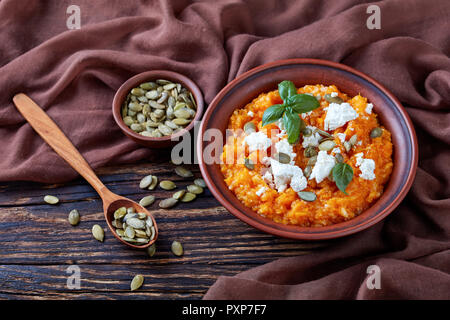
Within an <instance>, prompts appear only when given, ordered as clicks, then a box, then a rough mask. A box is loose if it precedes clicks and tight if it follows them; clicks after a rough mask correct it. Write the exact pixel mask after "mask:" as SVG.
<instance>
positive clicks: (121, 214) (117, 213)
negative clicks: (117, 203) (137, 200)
mask: <svg viewBox="0 0 450 320" xmlns="http://www.w3.org/2000/svg"><path fill="white" fill-rule="evenodd" d="M126 214H127V208H125V207H120V208H119V209H117V210H116V211H114V219H120V218H122V217H124V216H125V215H126Z"/></svg>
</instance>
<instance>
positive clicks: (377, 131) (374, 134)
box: [370, 127, 383, 139]
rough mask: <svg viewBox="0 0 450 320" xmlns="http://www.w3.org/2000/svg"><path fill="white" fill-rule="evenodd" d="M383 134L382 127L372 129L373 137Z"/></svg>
mask: <svg viewBox="0 0 450 320" xmlns="http://www.w3.org/2000/svg"><path fill="white" fill-rule="evenodd" d="M382 134H383V130H382V129H381V128H380V127H376V128H373V129H372V131H370V137H371V138H372V139H375V138H378V137H381V135H382Z"/></svg>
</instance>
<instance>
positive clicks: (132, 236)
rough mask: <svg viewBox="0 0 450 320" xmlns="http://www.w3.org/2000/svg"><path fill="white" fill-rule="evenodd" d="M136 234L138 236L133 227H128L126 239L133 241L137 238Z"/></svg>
mask: <svg viewBox="0 0 450 320" xmlns="http://www.w3.org/2000/svg"><path fill="white" fill-rule="evenodd" d="M135 234H136V233H135V232H134V229H133V227H130V226H128V227H127V228H126V229H125V236H126V237H128V238H131V239H133V238H134V236H135Z"/></svg>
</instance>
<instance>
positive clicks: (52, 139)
mask: <svg viewBox="0 0 450 320" xmlns="http://www.w3.org/2000/svg"><path fill="white" fill-rule="evenodd" d="M13 101H14V104H15V105H16V107H17V109H18V110H19V111H20V113H21V114H22V115H23V117H24V118H25V119H26V120H27V121H28V122H29V123H30V125H31V126H32V127H33V128H34V130H36V132H37V133H39V135H40V136H41V137H42V139H44V140H45V142H47V143H48V144H49V145H50V146H51V147H52V148H53V149H54V150H55V151H56V153H58V154H59V155H60V156H61V157H62V158H63V159H64V160H66V161H67V162H68V163H69V164H70V165H71V166H72V168H74V169H75V170H76V171H77V172H78V173H79V174H80V175H81V176H83V177H84V178H85V179H86V180H87V181H88V182H89V183H90V184H91V186H92V187H93V188H94V189H95V190H96V191H97V192H98V193H99V194H100V196H101V197H102V198H103V194H104V193H110V191H109V190H108V189H107V188H106V187H105V185H104V184H103V183H102V182H101V181H100V179H99V178H98V177H97V175H96V174H95V173H94V171H93V170H92V169H91V167H90V166H89V164H88V163H87V162H86V160H85V159H84V158H83V156H82V155H81V154H80V153H79V152H78V150H77V149H76V148H75V147H74V145H73V144H72V142H70V140H69V139H68V138H67V137H66V135H65V134H64V133H63V132H62V131H61V129H60V128H59V127H58V126H57V125H56V123H55V122H53V120H52V119H50V117H49V116H48V115H47V114H46V113H45V112H44V110H42V109H41V107H39V106H38V105H37V104H36V103H35V102H34V101H33V100H31V99H30V98H29V97H28V96H27V95H25V94H23V93H19V94H17V95H16V96H14V98H13Z"/></svg>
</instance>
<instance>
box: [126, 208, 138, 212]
mask: <svg viewBox="0 0 450 320" xmlns="http://www.w3.org/2000/svg"><path fill="white" fill-rule="evenodd" d="M135 212H136V210H134V208H133V207H130V208H127V213H135Z"/></svg>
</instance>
